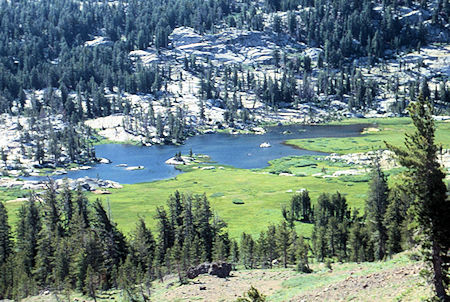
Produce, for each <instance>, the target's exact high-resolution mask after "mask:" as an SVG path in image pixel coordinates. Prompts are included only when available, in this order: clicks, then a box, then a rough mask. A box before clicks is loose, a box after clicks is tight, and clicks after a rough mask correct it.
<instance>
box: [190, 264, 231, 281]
mask: <svg viewBox="0 0 450 302" xmlns="http://www.w3.org/2000/svg"><path fill="white" fill-rule="evenodd" d="M231 270H232V266H231V264H230V263H227V262H212V263H207V262H205V263H202V264H200V265H198V266H196V267H191V268H190V269H188V270H187V272H186V275H187V277H188V278H189V279H194V278H195V277H197V276H198V275H201V274H209V275H212V276H217V277H219V278H226V277H228V276H229V275H230V272H231Z"/></svg>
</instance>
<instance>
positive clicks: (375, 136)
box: [286, 117, 450, 154]
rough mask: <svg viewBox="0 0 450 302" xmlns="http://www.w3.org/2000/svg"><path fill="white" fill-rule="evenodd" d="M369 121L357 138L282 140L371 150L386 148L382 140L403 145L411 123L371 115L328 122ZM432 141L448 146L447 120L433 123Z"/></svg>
mask: <svg viewBox="0 0 450 302" xmlns="http://www.w3.org/2000/svg"><path fill="white" fill-rule="evenodd" d="M361 123H364V124H371V125H373V127H372V126H371V127H369V130H368V131H366V132H364V133H363V134H362V135H361V136H358V137H344V138H328V137H321V138H308V139H292V140H288V141H287V142H286V143H287V144H289V145H293V146H295V147H298V148H302V149H307V150H314V151H321V152H326V153H340V154H347V153H357V152H368V151H371V150H378V149H386V146H385V143H384V142H385V141H386V142H388V143H389V144H392V145H397V146H398V145H403V142H404V138H405V133H408V132H409V133H411V132H412V131H413V129H414V126H413V124H412V122H411V119H409V118H406V117H405V118H374V119H348V120H344V121H340V122H334V123H331V124H340V125H348V124H361ZM436 125H437V131H436V141H437V142H439V143H441V144H442V146H443V148H446V149H449V148H450V123H449V122H437V123H436Z"/></svg>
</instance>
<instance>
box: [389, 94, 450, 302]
mask: <svg viewBox="0 0 450 302" xmlns="http://www.w3.org/2000/svg"><path fill="white" fill-rule="evenodd" d="M408 111H409V114H410V117H411V119H412V121H413V124H414V126H415V131H414V132H413V133H412V134H407V135H406V138H405V148H399V147H396V146H393V145H390V144H387V146H388V147H389V149H391V150H392V151H394V152H395V154H396V156H397V158H398V160H399V162H400V164H401V165H402V166H404V167H406V168H407V171H406V176H407V177H408V183H407V188H408V189H409V192H411V193H412V194H414V196H415V199H414V201H413V203H412V208H411V213H412V215H413V218H414V220H415V221H416V222H417V223H418V225H419V226H420V229H419V230H420V231H421V235H422V246H423V248H424V249H425V250H428V251H429V252H430V253H431V255H430V258H429V261H430V262H431V264H432V266H433V283H434V287H435V293H436V296H437V297H438V298H439V299H441V300H442V301H445V300H447V299H448V295H447V293H446V288H447V286H448V284H449V283H448V281H449V280H448V276H449V275H448V274H449V272H448V267H449V264H450V259H449V258H448V251H449V249H450V241H449V240H448V238H450V224H449V223H448V217H450V201H449V200H448V198H447V196H446V193H447V188H446V185H445V183H444V179H445V173H444V172H443V171H442V168H441V166H440V164H439V161H438V155H439V154H438V151H439V146H438V145H437V144H436V142H435V131H436V126H435V123H434V119H433V107H432V106H431V105H430V104H429V103H428V102H426V101H425V100H424V99H423V96H419V101H418V102H416V103H412V104H411V105H410V107H409V108H408Z"/></svg>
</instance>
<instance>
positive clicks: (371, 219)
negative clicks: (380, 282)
mask: <svg viewBox="0 0 450 302" xmlns="http://www.w3.org/2000/svg"><path fill="white" fill-rule="evenodd" d="M369 186H370V189H369V193H368V198H367V201H366V212H367V219H368V225H369V228H370V230H371V233H372V241H373V242H374V245H375V246H376V248H375V259H377V260H381V259H383V258H384V256H385V254H386V240H387V231H386V227H385V224H384V218H385V215H386V209H387V206H388V194H389V191H388V186H387V180H386V177H385V175H384V173H383V171H382V170H381V165H380V159H379V158H378V157H376V158H375V160H374V164H373V168H372V175H371V182H370V185H369Z"/></svg>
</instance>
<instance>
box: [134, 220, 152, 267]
mask: <svg viewBox="0 0 450 302" xmlns="http://www.w3.org/2000/svg"><path fill="white" fill-rule="evenodd" d="M130 248H131V251H132V254H133V258H134V259H133V262H134V264H135V265H136V266H137V267H139V268H140V269H141V270H142V272H143V273H145V274H146V275H148V276H151V275H152V266H153V260H154V258H155V251H156V242H155V239H154V238H153V234H152V232H151V230H150V229H149V228H147V226H146V224H145V221H144V219H142V218H139V221H138V222H137V225H136V230H135V231H134V233H133V234H132V239H131V242H130Z"/></svg>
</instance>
